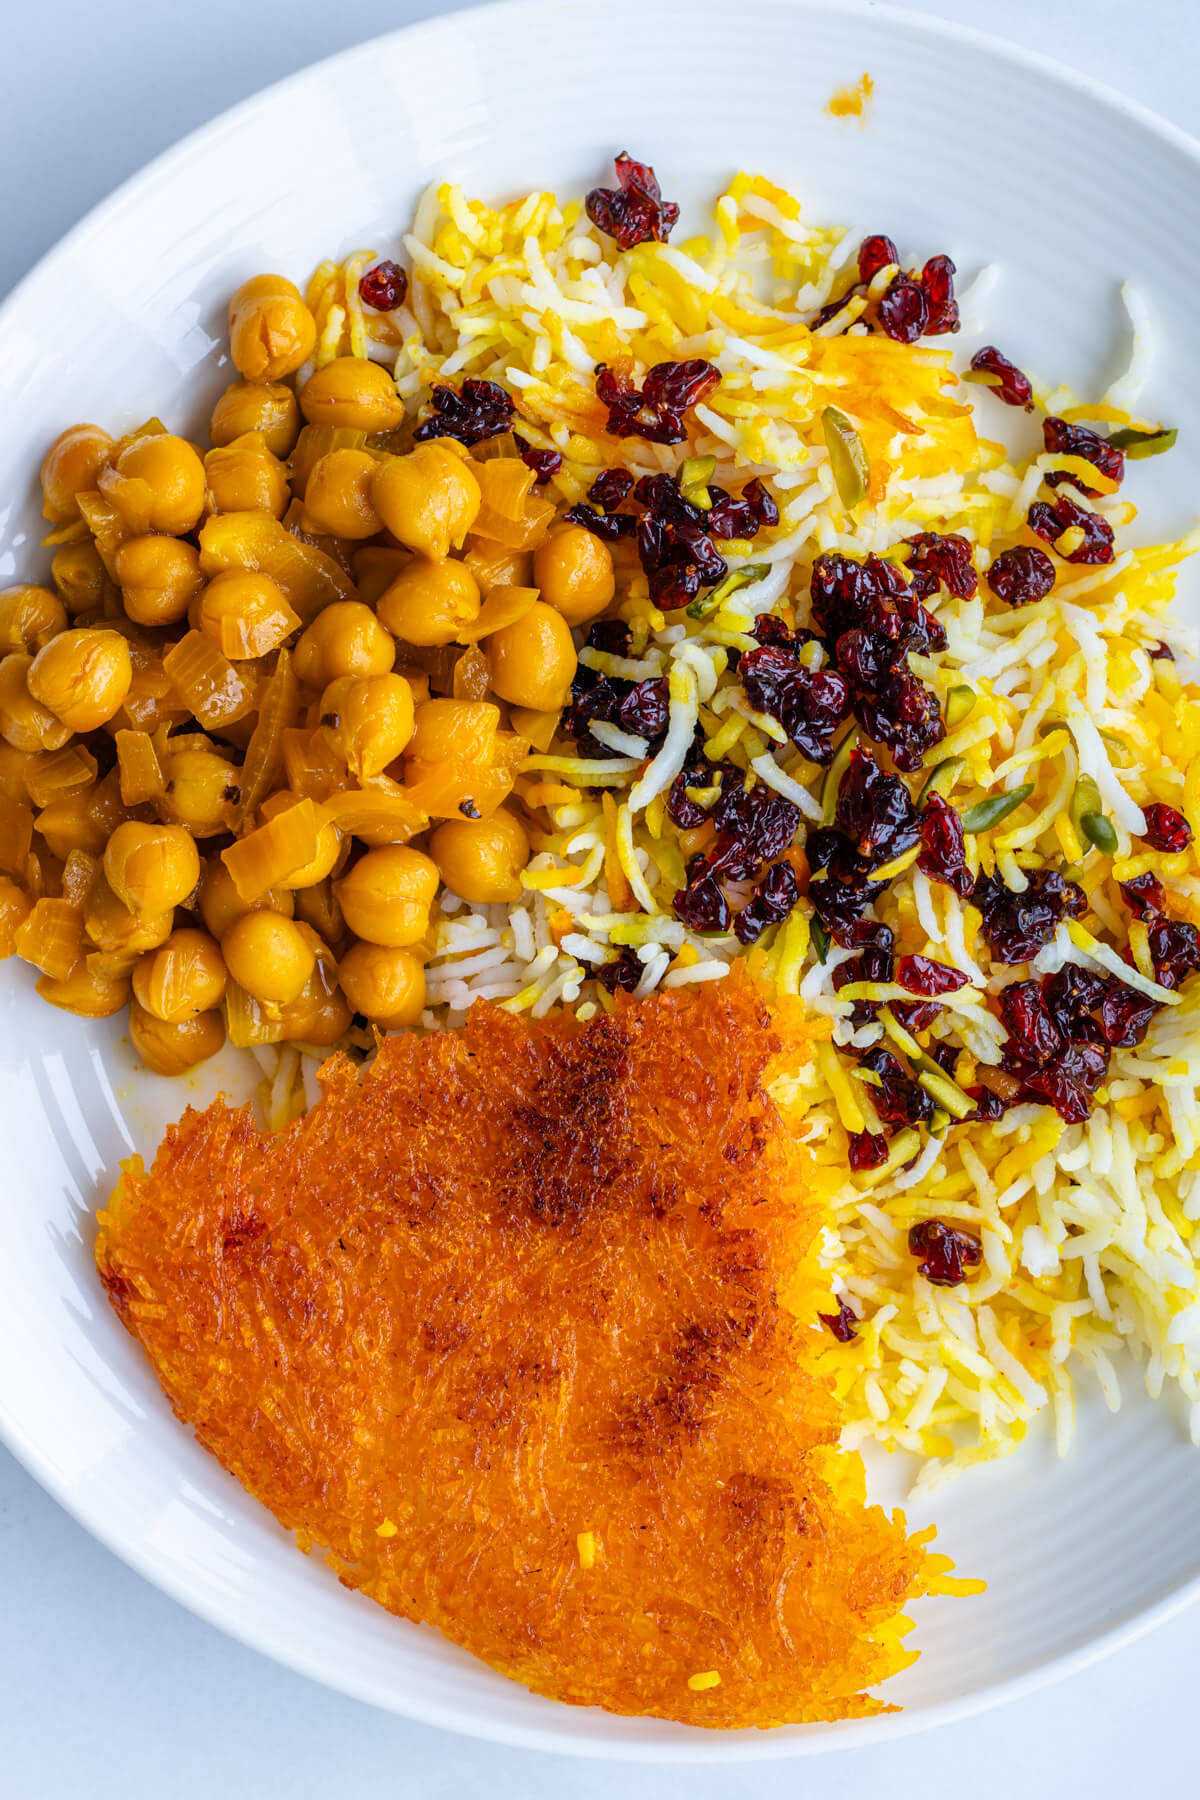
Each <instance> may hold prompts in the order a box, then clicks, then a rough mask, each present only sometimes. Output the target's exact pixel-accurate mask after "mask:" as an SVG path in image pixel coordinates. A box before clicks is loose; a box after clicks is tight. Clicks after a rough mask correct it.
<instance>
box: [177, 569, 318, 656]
mask: <svg viewBox="0 0 1200 1800" xmlns="http://www.w3.org/2000/svg"><path fill="white" fill-rule="evenodd" d="M196 623H197V625H198V626H199V628H200V630H201V631H203V632H204V633H205V634H206V635H207V636H208V637H210V638H212V640H213V642H214V643H215V644H218V645H219V646H220V648H221V650H222V651H223V652H224V654H225V655H226V656H227V657H228V658H229V659H230V661H231V662H242V661H245V660H247V659H248V658H251V657H255V656H266V655H267V653H268V651H271V650H277V649H278V648H279V646H280V644H282V643H284V642H285V640H286V639H287V638H290V637H291V635H292V633H293V631H296V630H297V629H298V628H299V625H300V620H299V618H298V617H297V615H296V614H295V613H294V612H293V611H292V609H291V607H290V606H289V605H288V603H287V600H286V599H285V598H284V595H283V590H282V588H280V587H279V586H278V585H277V583H276V582H274V581H272V580H271V577H270V576H269V575H256V574H253V573H252V572H251V571H250V570H249V569H222V571H221V573H220V574H219V575H214V576H213V578H212V580H211V581H210V582H209V584H208V586H207V587H206V588H205V589H204V591H203V592H202V593H201V595H200V601H199V605H198V607H197V612H196Z"/></svg>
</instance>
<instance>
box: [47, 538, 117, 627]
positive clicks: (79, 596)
mask: <svg viewBox="0 0 1200 1800" xmlns="http://www.w3.org/2000/svg"><path fill="white" fill-rule="evenodd" d="M50 576H51V579H52V580H53V582H54V585H55V587H56V588H57V590H58V593H59V597H60V599H61V600H62V602H63V604H64V605H65V606H66V608H67V610H68V612H70V613H72V614H74V615H75V616H78V615H79V614H80V613H94V612H99V611H100V609H101V607H102V606H103V605H104V596H105V594H106V593H107V592H108V572H107V570H106V569H105V567H104V564H103V562H102V561H101V559H100V552H99V551H98V550H97V548H96V546H95V544H64V545H63V546H62V548H61V549H59V550H56V551H55V552H54V557H53V560H52V561H51V564H50Z"/></svg>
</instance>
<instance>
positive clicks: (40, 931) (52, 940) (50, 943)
mask: <svg viewBox="0 0 1200 1800" xmlns="http://www.w3.org/2000/svg"><path fill="white" fill-rule="evenodd" d="M13 946H14V948H15V949H16V952H17V955H18V956H20V957H23V958H24V960H25V961H26V962H27V963H32V964H33V966H34V968H36V969H40V970H41V971H42V973H43V975H48V976H49V977H50V979H51V980H52V981H65V980H66V978H67V976H68V975H69V974H70V973H71V970H72V969H73V968H74V967H75V964H76V963H77V962H78V961H79V958H80V954H81V952H82V950H83V914H82V913H81V912H80V911H79V909H78V908H77V907H74V906H72V905H71V904H70V902H69V901H67V900H49V899H46V900H36V901H35V902H34V904H33V906H32V908H31V909H30V911H29V913H28V914H27V915H26V917H25V918H24V919H23V920H22V921H21V923H20V924H19V925H18V926H17V929H16V931H15V932H14V933H13Z"/></svg>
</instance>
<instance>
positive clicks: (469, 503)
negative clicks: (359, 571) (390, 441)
mask: <svg viewBox="0 0 1200 1800" xmlns="http://www.w3.org/2000/svg"><path fill="white" fill-rule="evenodd" d="M371 499H372V501H373V503H374V506H375V510H376V512H377V513H378V514H379V516H380V518H381V519H382V520H383V522H384V524H385V525H386V526H387V528H388V530H389V531H390V532H391V534H392V536H393V537H395V538H398V539H399V540H400V542H401V543H402V544H406V545H407V546H408V548H409V549H410V550H416V551H418V552H419V553H420V554H421V555H422V556H428V557H431V558H432V559H433V561H434V562H441V561H442V560H443V559H444V558H445V557H446V556H448V555H449V553H450V550H451V549H452V548H453V549H455V550H458V549H461V547H462V542H463V539H464V538H465V537H466V535H467V533H468V531H470V529H471V527H472V525H473V524H474V523H475V521H476V519H477V518H478V517H479V508H480V506H481V504H482V501H483V496H482V494H481V493H480V489H479V483H478V481H477V480H476V479H475V476H474V474H473V473H472V471H471V469H470V468H469V467H468V466H467V464H466V463H465V462H464V461H463V459H462V457H461V456H456V455H455V454H454V452H453V450H448V449H447V448H446V446H445V445H444V444H442V443H439V442H438V441H437V439H434V440H433V441H432V442H430V443H427V444H418V445H417V447H416V449H415V450H411V451H410V452H409V454H408V455H407V456H388V457H385V458H384V459H383V461H382V462H381V463H380V465H379V467H378V468H377V469H376V471H375V478H374V480H373V481H372V483H371Z"/></svg>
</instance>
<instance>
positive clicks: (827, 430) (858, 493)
mask: <svg viewBox="0 0 1200 1800" xmlns="http://www.w3.org/2000/svg"><path fill="white" fill-rule="evenodd" d="M821 430H822V431H823V432H824V434H825V448H826V449H827V450H828V451H829V466H830V468H831V469H832V470H833V479H834V482H835V483H836V485H837V491H838V496H839V498H840V500H841V502H842V505H843V506H845V507H852V506H857V505H858V503H859V501H860V500H863V499H865V498H866V493H867V486H868V483H869V482H870V479H871V469H870V465H869V463H868V462H867V453H866V451H865V450H864V449H863V445H862V439H861V438H860V437H859V435H858V433H857V431H855V429H854V427H853V425H852V424H851V423H850V421H849V419H848V418H847V417H846V415H845V413H844V412H839V410H838V408H837V407H836V406H827V407H826V408H825V410H824V412H823V413H822V414H821Z"/></svg>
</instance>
